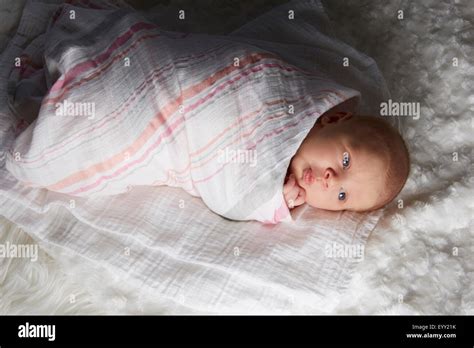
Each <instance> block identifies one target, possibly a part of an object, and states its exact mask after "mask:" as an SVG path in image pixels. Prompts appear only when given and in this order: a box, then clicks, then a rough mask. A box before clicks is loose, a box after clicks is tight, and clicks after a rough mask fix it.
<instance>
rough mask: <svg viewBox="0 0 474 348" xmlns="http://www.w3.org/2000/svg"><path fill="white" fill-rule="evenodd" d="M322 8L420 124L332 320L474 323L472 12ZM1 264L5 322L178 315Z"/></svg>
mask: <svg viewBox="0 0 474 348" xmlns="http://www.w3.org/2000/svg"><path fill="white" fill-rule="evenodd" d="M14 3H15V6H12V5H11V2H9V1H8V2H7V1H3V0H0V19H1V20H0V23H1V26H2V27H1V29H0V48H3V47H5V42H6V40H7V39H8V32H9V31H10V30H12V29H13V28H14V26H15V22H16V18H18V15H19V13H20V10H21V8H22V6H21V5H22V3H23V1H15V2H14ZM325 5H326V6H327V8H328V13H329V16H330V17H331V18H332V19H333V20H334V21H335V22H336V25H337V26H336V31H337V33H338V35H339V36H340V37H341V38H343V40H344V41H346V42H347V43H349V44H351V45H352V46H354V47H356V48H358V49H359V50H361V51H363V52H365V53H367V54H368V55H370V56H372V57H373V58H374V59H375V60H376V61H377V62H378V64H379V67H380V68H381V70H382V72H383V73H384V76H385V78H386V80H387V83H388V85H389V87H390V90H391V93H392V99H393V100H396V101H405V102H407V101H413V102H420V104H421V116H420V119H419V120H413V119H411V118H405V119H404V120H403V121H404V122H403V135H404V137H405V139H406V141H407V143H408V147H409V150H410V154H411V159H412V168H411V174H410V178H409V180H408V183H407V186H406V188H405V189H404V190H403V192H402V193H401V195H400V197H399V198H400V199H402V200H403V208H399V207H398V205H397V202H394V203H393V204H392V205H391V206H389V207H388V208H387V209H386V210H385V212H384V216H383V218H382V220H381V221H380V223H379V224H378V226H377V227H376V229H375V230H374V232H373V233H372V235H371V237H370V239H369V242H368V244H367V246H366V249H365V260H364V261H363V262H361V263H360V264H359V266H358V268H357V269H356V272H355V275H354V278H353V280H352V282H351V284H350V286H349V289H348V290H347V291H346V293H344V295H343V296H341V297H339V298H338V299H334V300H337V301H339V303H338V305H337V307H336V309H335V311H334V313H355V314H372V313H382V314H466V313H469V314H473V313H474V257H473V255H474V224H473V216H474V214H473V205H474V203H473V199H472V197H473V190H472V187H473V184H474V179H473V177H472V173H473V165H472V163H471V161H472V157H473V156H472V155H473V142H474V141H473V138H472V131H473V127H474V123H473V117H472V112H473V111H474V95H473V94H472V91H473V90H474V82H473V81H474V66H473V65H472V59H471V60H470V57H473V56H474V52H473V51H474V37H473V32H472V30H469V28H472V22H473V20H474V7H472V6H469V1H468V0H465V1H455V2H454V3H453V2H449V3H448V2H447V1H446V2H440V1H434V0H433V1H423V2H419V1H418V2H409V1H398V2H377V1H365V2H349V3H347V2H345V1H327V3H325ZM7 8H8V10H7ZM398 10H403V11H404V13H403V14H404V19H403V20H399V19H397V14H398V13H397V11H398ZM15 16H16V17H15ZM203 23H209V21H203ZM203 29H206V28H203ZM211 29H212V28H211ZM221 31H222V29H221ZM453 58H458V61H459V66H458V67H455V66H453ZM453 153H457V155H458V161H453V156H454V155H453ZM0 231H1V232H0V243H6V242H7V241H9V242H10V243H19V244H22V243H33V241H31V239H30V238H29V237H28V236H27V235H26V234H25V233H24V232H22V231H21V230H20V229H19V227H17V226H12V225H11V224H10V223H9V222H8V221H7V220H5V219H0ZM0 266H1V267H0V313H2V314H4V313H8V314H25V313H43V314H49V313H54V314H63V313H64V314H73V313H81V314H93V313H97V314H100V313H111V314H112V313H145V314H158V313H182V311H181V310H180V307H179V306H178V305H176V304H174V303H173V304H170V303H167V302H163V301H161V300H160V299H159V298H154V297H153V295H152V294H148V295H146V294H141V293H140V294H139V293H137V292H136V291H134V289H129V288H127V286H126V284H122V283H121V281H120V279H115V278H113V277H110V279H107V278H106V274H107V273H105V272H102V271H103V270H102V271H101V270H82V269H81V267H80V265H60V264H58V263H57V262H55V261H54V260H53V259H51V258H50V257H49V256H48V255H47V254H46V253H44V252H40V255H39V260H38V261H37V262H30V261H29V260H28V259H0ZM66 270H67V273H68V274H69V275H67V273H66V272H65V271H66ZM71 270H72V271H71ZM71 273H72V275H71ZM85 273H87V274H85ZM91 274H93V275H94V277H92V278H91ZM86 279H88V281H87V283H85V280H86ZM321 312H323V310H321Z"/></svg>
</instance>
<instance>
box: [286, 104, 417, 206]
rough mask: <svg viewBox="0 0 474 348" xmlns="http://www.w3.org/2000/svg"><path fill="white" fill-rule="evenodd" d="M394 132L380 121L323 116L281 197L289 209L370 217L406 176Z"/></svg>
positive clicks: (399, 141) (301, 150)
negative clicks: (347, 212)
mask: <svg viewBox="0 0 474 348" xmlns="http://www.w3.org/2000/svg"><path fill="white" fill-rule="evenodd" d="M409 167H410V164H409V156H408V151H407V148H406V145H405V143H404V141H403V139H402V137H401V136H400V134H398V132H397V131H396V130H395V129H393V128H392V127H391V126H390V125H389V124H388V123H387V122H386V121H384V120H383V119H381V118H380V117H373V116H355V115H353V114H352V113H350V112H336V111H334V110H332V111H329V112H327V113H326V114H324V115H322V116H321V117H320V118H319V119H318V121H317V122H316V124H315V125H314V126H313V128H312V129H311V131H310V132H309V133H308V135H307V136H306V138H305V139H304V141H303V142H302V144H301V146H300V147H299V149H298V151H297V152H296V154H295V155H294V156H293V158H292V159H291V162H290V166H289V168H288V172H287V176H286V179H285V184H284V187H283V194H284V197H285V200H286V202H287V204H288V207H289V208H290V209H292V208H294V207H296V206H299V205H301V204H303V203H308V204H309V205H310V206H312V207H315V208H320V209H326V210H351V211H358V212H363V211H370V210H375V209H378V208H381V207H383V206H384V205H386V204H387V203H389V202H390V201H392V200H393V199H394V198H395V197H396V196H397V194H398V193H399V192H400V191H401V189H402V188H403V186H404V184H405V182H406V179H407V177H408V173H409Z"/></svg>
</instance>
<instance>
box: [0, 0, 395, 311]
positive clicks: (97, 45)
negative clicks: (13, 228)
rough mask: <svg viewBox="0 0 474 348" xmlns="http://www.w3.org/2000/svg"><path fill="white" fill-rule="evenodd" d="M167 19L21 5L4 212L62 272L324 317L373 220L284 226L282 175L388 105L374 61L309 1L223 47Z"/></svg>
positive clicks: (322, 216) (204, 307)
mask: <svg viewBox="0 0 474 348" xmlns="http://www.w3.org/2000/svg"><path fill="white" fill-rule="evenodd" d="M90 4H93V2H90ZM116 4H117V5H116ZM99 5H100V6H99ZM81 6H84V5H81ZM96 7H102V9H97V8H96ZM289 10H292V11H294V13H295V18H294V19H292V20H289V19H288V11H289ZM71 11H74V13H75V19H74V21H72V20H71V19H70V13H71ZM169 20H170V19H169V18H167V15H166V14H164V13H152V14H149V15H147V16H146V17H144V16H143V15H140V14H138V13H134V12H133V11H131V10H130V9H129V8H127V6H126V5H124V4H120V3H117V2H114V4H112V3H111V2H110V3H109V2H103V1H101V2H98V3H96V4H95V5H94V6H93V8H82V7H80V6H79V5H77V6H75V5H71V4H68V5H63V6H60V5H57V4H54V3H52V1H49V2H46V1H29V2H27V4H26V6H25V9H24V13H23V16H22V19H21V22H20V25H19V28H18V32H17V34H16V35H15V36H14V37H13V39H12V40H11V42H10V44H9V46H8V47H7V49H6V51H5V52H3V54H2V56H1V63H2V65H1V67H2V68H1V69H2V70H1V76H0V78H1V84H0V88H1V90H0V92H1V94H0V98H1V100H0V107H1V110H0V117H1V119H0V122H1V123H0V144H1V146H2V158H1V160H2V161H1V164H2V165H1V167H0V170H1V181H0V203H1V211H0V214H1V215H3V216H5V217H6V218H8V219H9V220H11V221H13V222H15V223H17V224H18V225H20V226H21V227H23V228H24V230H25V231H27V232H28V233H30V234H31V235H32V236H33V237H34V238H35V239H36V240H37V241H38V242H39V243H40V245H42V246H43V247H44V248H46V249H47V250H48V251H49V252H50V253H51V254H52V255H53V256H55V257H57V258H58V259H62V260H64V262H65V263H69V264H76V265H77V264H78V261H79V260H83V261H84V267H91V268H97V269H99V268H100V269H102V271H104V272H105V270H104V269H103V268H104V267H105V269H107V272H111V273H112V274H117V275H120V276H121V277H122V280H126V281H128V282H129V283H130V284H133V285H134V286H136V287H137V289H138V288H140V289H149V290H151V291H153V292H154V293H155V294H157V295H158V296H159V297H160V298H162V299H168V300H169V299H171V300H175V301H176V299H177V298H179V299H181V300H180V303H181V304H182V305H184V306H186V307H188V308H189V309H192V310H195V311H202V312H222V313H224V312H240V313H250V312H252V313H254V312H273V311H278V312H280V311H281V310H283V311H287V312H311V307H312V304H314V305H315V306H316V304H317V305H318V306H319V307H318V308H321V303H324V299H325V295H326V294H328V293H331V292H334V291H340V290H342V289H344V288H345V287H346V286H347V282H348V280H349V279H350V275H351V271H352V269H353V267H354V266H355V264H357V262H359V261H361V255H356V256H357V257H354V255H353V256H347V255H348V253H347V252H346V253H342V254H341V253H338V252H336V251H337V250H339V251H340V250H342V249H344V250H346V251H347V250H355V249H357V250H361V248H362V249H363V246H364V245H365V242H366V239H367V237H368V234H369V233H370V231H371V230H372V229H373V227H374V225H375V223H376V222H377V220H378V217H379V215H380V212H376V213H371V214H356V213H347V212H337V213H329V212H322V211H318V210H314V209H312V208H310V207H307V206H301V207H298V208H297V209H295V210H293V211H292V212H291V215H290V213H289V211H288V208H287V206H286V204H285V202H284V200H283V196H282V185H283V180H284V176H285V173H286V169H287V167H288V165H289V161H290V159H291V157H292V156H293V155H294V153H295V152H296V150H297V149H298V147H299V145H300V144H301V142H302V141H303V139H304V137H305V136H306V134H307V132H309V130H310V129H311V127H312V125H313V124H314V122H315V121H316V120H317V118H318V117H319V115H321V114H322V113H324V112H325V111H327V110H328V109H329V108H331V107H332V106H334V105H337V104H339V103H341V102H342V101H344V100H347V99H348V98H351V97H358V96H359V95H360V96H361V97H362V99H361V105H360V107H361V110H362V111H363V112H371V111H374V110H376V108H377V106H378V104H379V103H380V102H381V101H382V100H384V99H385V98H386V97H387V95H388V94H387V90H386V87H385V84H384V82H383V79H382V78H381V76H380V73H379V71H378V69H377V66H376V64H375V63H374V61H373V60H372V59H370V58H368V57H366V56H365V55H363V54H361V53H359V52H357V51H355V50H354V49H352V48H351V47H349V46H347V45H345V44H343V43H341V42H340V41H338V40H337V39H336V38H334V37H332V36H331V33H330V25H329V21H328V19H327V18H326V16H325V14H324V11H323V8H322V6H321V4H320V3H319V2H318V1H292V2H289V3H287V4H285V5H282V6H279V7H277V8H275V9H273V10H271V11H270V12H268V13H266V14H264V15H262V16H260V17H258V18H257V19H255V20H254V21H252V22H250V23H249V24H247V25H245V26H243V27H242V28H240V29H238V30H236V31H234V32H233V33H231V34H230V35H227V36H212V35H205V34H193V33H177V32H172V31H167V30H165V29H163V28H162V27H164V26H165V24H166V21H169ZM99 32H100V35H99V34H97V33H99ZM276 32H278V36H277V37H275V36H274V33H276ZM43 57H44V58H43ZM17 58H19V61H20V62H21V63H20V66H15V62H17V61H18V59H17ZM343 58H348V59H349V61H350V65H349V66H348V67H345V66H343V64H342V62H343ZM43 63H45V64H43ZM69 103H72V104H69ZM80 103H90V104H87V105H88V106H87V105H86V104H84V105H83V106H84V109H82V111H83V114H81V115H80V116H77V115H76V116H71V115H68V111H67V110H68V107H69V106H70V105H80ZM92 105H93V106H92ZM87 107H89V109H87ZM58 108H62V110H63V111H64V112H63V114H61V113H58ZM290 109H291V112H290ZM92 110H93V112H92ZM34 112H36V115H38V116H37V118H35V117H32V113H34ZM77 112H78V109H74V112H73V113H72V114H74V113H77ZM232 151H234V152H232ZM238 151H241V153H243V154H245V156H247V157H246V159H245V160H243V161H240V162H238V161H237V162H235V161H232V160H231V159H230V158H231V157H232V154H236V153H238ZM229 153H230V155H229ZM229 156H230V157H229ZM252 156H253V157H252ZM7 169H8V170H7ZM12 173H13V175H12ZM164 185H166V186H164ZM172 186H174V187H172ZM44 187H47V188H48V189H46V188H44ZM186 191H187V192H186ZM110 194H113V195H112V196H110ZM209 208H210V209H209ZM215 213H217V214H215ZM222 216H224V218H223V217H222ZM226 218H230V219H235V220H259V221H261V222H270V223H273V224H274V225H266V224H261V223H259V222H256V221H246V222H237V221H230V220H228V219H226ZM277 222H280V223H278V224H275V223H277ZM341 248H342V249H341ZM351 248H352V249H351ZM124 250H126V252H124ZM349 254H350V253H349ZM341 255H345V256H344V257H340V256H341ZM183 299H184V300H183ZM332 305H333V304H332V303H327V304H326V307H327V308H328V310H329V308H330V307H331V306H332Z"/></svg>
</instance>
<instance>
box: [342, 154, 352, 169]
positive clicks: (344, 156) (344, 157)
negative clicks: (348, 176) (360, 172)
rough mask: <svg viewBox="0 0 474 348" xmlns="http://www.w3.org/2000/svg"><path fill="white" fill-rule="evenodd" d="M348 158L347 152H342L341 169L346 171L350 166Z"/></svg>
mask: <svg viewBox="0 0 474 348" xmlns="http://www.w3.org/2000/svg"><path fill="white" fill-rule="evenodd" d="M350 160H351V159H350V157H349V153H348V152H344V153H343V154H342V169H347V167H349V164H350Z"/></svg>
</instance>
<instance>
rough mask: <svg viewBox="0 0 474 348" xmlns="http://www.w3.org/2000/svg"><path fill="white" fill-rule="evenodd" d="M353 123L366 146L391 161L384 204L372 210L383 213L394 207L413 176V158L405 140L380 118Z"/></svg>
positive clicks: (360, 118) (358, 118)
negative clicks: (411, 169) (388, 206)
mask: <svg viewBox="0 0 474 348" xmlns="http://www.w3.org/2000/svg"><path fill="white" fill-rule="evenodd" d="M352 120H353V122H354V127H355V129H354V130H355V131H356V132H357V133H358V135H359V136H360V138H359V139H364V145H366V146H368V147H369V148H370V149H371V150H372V151H374V152H375V153H377V154H379V155H381V157H385V159H386V160H387V164H388V166H387V171H386V173H385V189H384V191H383V192H380V194H379V198H380V200H381V201H380V202H379V203H378V204H377V205H376V206H375V207H373V208H372V209H370V210H375V209H379V208H382V207H383V206H385V205H386V204H388V203H390V202H391V201H392V200H393V199H394V198H395V197H396V196H397V195H398V194H399V193H400V191H401V190H402V189H403V187H404V186H405V183H406V181H407V178H408V175H409V173H410V155H409V153H408V149H407V146H406V143H405V141H404V140H403V138H402V136H401V135H400V134H399V133H398V131H397V130H395V128H393V127H392V126H391V125H390V124H389V123H388V122H387V121H385V120H384V119H382V118H381V117H380V116H379V117H375V116H365V115H362V116H354V117H353V118H352ZM364 145H363V146H364Z"/></svg>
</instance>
